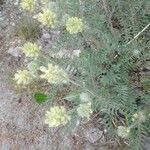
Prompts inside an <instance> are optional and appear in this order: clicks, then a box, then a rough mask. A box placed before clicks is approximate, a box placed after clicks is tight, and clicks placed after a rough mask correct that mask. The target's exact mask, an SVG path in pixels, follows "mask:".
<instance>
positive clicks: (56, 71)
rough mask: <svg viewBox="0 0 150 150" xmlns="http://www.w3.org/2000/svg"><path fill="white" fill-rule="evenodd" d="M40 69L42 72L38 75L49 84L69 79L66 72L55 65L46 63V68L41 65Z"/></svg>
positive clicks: (65, 81)
mask: <svg viewBox="0 0 150 150" xmlns="http://www.w3.org/2000/svg"><path fill="white" fill-rule="evenodd" d="M40 70H41V71H42V72H43V74H42V75H41V76H40V77H41V78H43V79H46V80H47V81H48V82H49V83H51V84H60V83H67V82H68V81H69V77H68V75H67V73H66V72H65V71H64V70H63V69H61V68H60V67H59V66H57V65H52V64H48V68H46V67H44V66H42V67H40Z"/></svg>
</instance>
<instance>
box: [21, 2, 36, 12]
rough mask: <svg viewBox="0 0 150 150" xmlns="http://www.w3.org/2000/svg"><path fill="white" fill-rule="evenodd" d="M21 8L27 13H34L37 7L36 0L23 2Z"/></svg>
mask: <svg viewBox="0 0 150 150" xmlns="http://www.w3.org/2000/svg"><path fill="white" fill-rule="evenodd" d="M20 5H21V7H22V8H23V9H24V10H27V11H33V10H34V8H35V5H36V0H22V1H21V3H20Z"/></svg>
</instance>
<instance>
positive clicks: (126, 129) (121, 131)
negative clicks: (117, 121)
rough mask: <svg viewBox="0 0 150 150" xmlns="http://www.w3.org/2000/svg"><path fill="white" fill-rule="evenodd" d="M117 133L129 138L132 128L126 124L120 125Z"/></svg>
mask: <svg viewBox="0 0 150 150" xmlns="http://www.w3.org/2000/svg"><path fill="white" fill-rule="evenodd" d="M117 133H118V136H120V137H122V138H127V137H128V136H129V133H130V128H129V127H124V126H118V129H117Z"/></svg>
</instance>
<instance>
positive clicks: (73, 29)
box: [66, 17, 83, 34]
mask: <svg viewBox="0 0 150 150" xmlns="http://www.w3.org/2000/svg"><path fill="white" fill-rule="evenodd" d="M66 30H67V31H68V32H69V33H70V34H76V33H78V32H82V30H83V22H82V19H80V18H77V17H71V18H69V19H68V20H67V23H66Z"/></svg>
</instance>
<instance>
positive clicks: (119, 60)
mask: <svg viewBox="0 0 150 150" xmlns="http://www.w3.org/2000/svg"><path fill="white" fill-rule="evenodd" d="M53 2H54V3H55V4H56V5H55V9H54V10H59V11H57V12H56V13H57V16H58V18H57V19H58V22H59V21H60V22H61V23H60V24H58V25H57V26H56V27H58V28H59V30H60V31H61V34H60V36H59V38H58V40H57V41H56V42H55V43H53V48H52V49H51V51H54V52H58V51H59V50H61V49H66V50H68V52H69V51H70V50H80V51H81V54H80V56H79V57H75V58H73V59H71V58H68V57H67V56H68V55H67V54H65V56H66V57H62V58H59V59H58V58H52V57H51V59H49V57H47V58H44V60H43V62H42V63H45V62H47V61H48V62H50V63H54V64H58V65H59V66H61V67H62V68H63V69H64V70H66V72H67V73H68V74H69V75H70V76H71V80H70V82H71V83H70V84H69V85H68V86H67V87H66V86H64V85H58V86H57V85H55V86H52V87H51V92H50V93H51V94H50V97H51V99H55V97H57V95H58V91H59V92H60V93H61V92H62V91H63V90H62V89H68V88H69V90H68V91H65V92H64V93H63V92H62V93H63V94H61V98H62V99H63V100H64V103H66V104H68V107H70V108H73V109H71V111H70V114H71V115H72V116H73V117H72V118H71V121H70V126H71V127H72V126H74V125H75V124H76V122H77V121H78V120H79V117H78V116H77V112H76V111H75V109H76V107H77V106H79V105H80V104H81V103H83V102H82V101H81V100H80V96H81V93H87V94H88V95H89V97H90V99H91V103H92V110H93V112H97V113H99V114H100V117H101V118H102V120H103V123H104V125H105V127H107V130H108V131H109V133H110V134H111V136H113V137H115V138H116V139H120V138H119V137H118V134H117V128H118V127H119V126H126V127H129V128H130V134H129V136H128V137H127V142H128V144H129V148H131V149H136V150H138V149H141V147H142V136H149V134H150V133H149V131H150V126H149V119H150V116H149V115H150V114H149V108H150V101H149V96H150V82H149V81H150V80H149V71H150V68H149V64H150V60H149V58H150V57H149V56H150V51H149V50H150V49H149V46H150V41H149V37H150V35H149V33H148V32H147V31H148V30H149V27H148V26H147V25H148V24H149V20H150V14H149V6H150V1H149V0H132V1H130V0H122V1H119V0H108V1H106V0H95V1H92V0H88V1H87V0H78V1H77V0H66V1H64V0H56V1H53ZM48 6H49V5H48ZM64 16H69V17H74V16H76V17H80V18H81V19H82V20H83V22H84V30H83V31H82V32H80V33H78V34H75V35H71V34H69V33H68V32H67V30H65V29H64V22H63V21H64V20H65V17H64ZM63 17H64V20H63V19H62V18H63ZM62 20H63V21H62ZM145 26H147V28H145V30H143V28H144V27H145ZM47 30H49V29H47ZM142 30H143V31H142ZM141 31H142V32H141ZM37 33H38V30H37V26H36V24H33V23H32V22H30V21H29V22H28V25H26V24H23V23H21V25H20V24H19V34H21V35H23V36H24V37H25V38H29V37H30V36H32V37H35V35H37ZM136 35H138V36H137V37H136ZM135 37H136V38H135ZM60 89H61V90H60ZM57 102H58V101H57ZM58 103H59V102H58ZM138 112H142V115H143V116H138V117H142V118H138V119H139V120H140V121H137V122H135V121H133V120H134V116H137V113H138ZM98 119H99V118H98ZM137 143H138V144H137Z"/></svg>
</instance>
